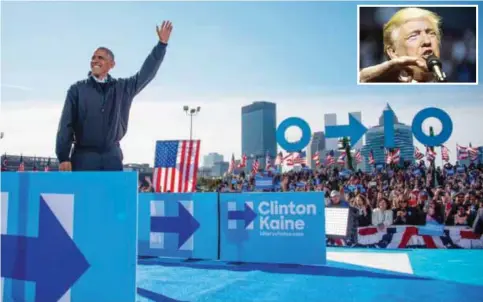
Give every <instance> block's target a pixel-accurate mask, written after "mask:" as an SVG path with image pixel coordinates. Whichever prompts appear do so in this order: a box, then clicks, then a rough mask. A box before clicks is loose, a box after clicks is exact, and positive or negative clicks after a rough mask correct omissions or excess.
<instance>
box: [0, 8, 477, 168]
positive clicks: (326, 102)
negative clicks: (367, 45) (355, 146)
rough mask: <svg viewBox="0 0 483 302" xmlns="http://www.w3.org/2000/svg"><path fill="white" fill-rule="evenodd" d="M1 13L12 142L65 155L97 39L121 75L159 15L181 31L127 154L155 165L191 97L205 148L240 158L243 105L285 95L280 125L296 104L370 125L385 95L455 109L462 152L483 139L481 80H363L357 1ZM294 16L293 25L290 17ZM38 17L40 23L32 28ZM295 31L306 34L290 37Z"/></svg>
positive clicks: (319, 115) (144, 48)
mask: <svg viewBox="0 0 483 302" xmlns="http://www.w3.org/2000/svg"><path fill="white" fill-rule="evenodd" d="M401 4H404V2H401ZM139 16H142V18H141V17H139ZM247 16H250V22H248V23H247V22H246V20H247ZM1 17H2V43H1V50H2V55H1V56H2V78H1V99H2V103H1V112H0V127H1V129H0V131H2V132H4V133H5V137H4V138H3V139H2V144H1V146H0V152H1V154H4V153H7V154H24V155H32V156H35V155H38V156H51V157H54V156H55V153H54V149H55V134H56V130H57V124H58V120H59V117H60V113H61V110H62V106H63V103H64V100H65V94H66V90H67V88H68V87H69V85H71V84H72V83H73V82H76V81H78V80H81V79H83V78H85V77H86V75H87V71H88V67H89V59H90V56H91V54H92V51H93V50H94V49H95V48H96V47H97V46H100V45H104V46H107V47H111V48H112V49H113V51H114V53H115V56H116V61H117V64H116V68H115V69H114V70H113V76H114V77H124V76H129V75H131V74H133V73H135V72H136V71H137V70H138V68H139V67H140V65H141V64H142V62H143V60H144V58H145V57H146V55H147V54H148V53H149V51H150V50H151V48H152V47H153V46H154V43H155V42H156V36H155V31H154V29H155V25H156V24H159V23H161V22H162V20H164V19H169V20H172V21H173V25H174V29H173V34H172V40H171V42H170V45H169V46H168V51H167V54H166V57H165V61H164V62H163V64H162V66H161V68H160V72H159V73H158V75H157V76H156V78H155V79H154V80H153V82H152V83H150V84H149V85H148V86H147V87H146V89H145V90H143V91H142V92H141V93H140V94H139V95H138V96H137V97H136V98H135V99H134V102H133V105H132V108H131V115H130V121H129V129H128V132H127V135H126V136H125V138H124V139H123V140H122V141H121V146H122V149H123V154H124V162H125V163H148V164H150V165H152V164H153V162H154V146H155V142H156V140H163V139H188V138H189V132H190V130H189V128H190V121H189V117H187V116H186V115H185V113H184V111H183V109H182V107H183V105H188V106H191V107H197V106H200V107H201V111H200V113H199V115H197V116H196V117H194V118H193V138H194V139H200V140H201V147H200V153H201V156H202V155H205V154H207V153H209V152H218V153H220V154H222V155H223V156H224V158H225V159H231V155H232V153H233V154H234V155H235V157H236V158H237V159H239V158H240V157H241V138H240V134H241V117H240V109H241V108H242V107H243V106H245V105H249V104H251V103H253V102H255V101H262V100H266V101H268V102H273V103H276V105H277V110H276V116H277V122H276V125H277V126H278V125H279V124H280V122H281V121H283V120H284V119H286V118H288V117H291V116H296V117H301V118H303V119H304V120H306V121H307V122H308V123H309V125H310V127H311V130H312V131H311V132H312V133H313V132H317V131H324V118H323V117H324V114H326V113H335V114H337V123H338V124H346V123H347V122H348V113H349V112H361V113H362V122H363V124H364V125H365V126H366V127H368V128H369V127H370V126H373V125H376V124H377V119H378V117H379V115H380V112H381V111H382V109H383V108H384V107H385V104H386V103H390V104H391V106H392V107H393V109H394V111H395V112H396V114H397V115H398V117H399V119H400V120H401V121H402V122H404V123H405V124H410V123H411V121H412V118H413V117H414V115H415V114H416V113H417V112H418V111H419V110H421V109H423V108H425V107H430V106H436V107H439V108H441V109H443V110H445V111H447V112H448V114H450V116H451V118H452V119H453V124H454V131H453V134H452V136H451V138H450V140H449V141H448V142H447V143H446V144H447V146H448V147H449V148H450V152H451V153H450V157H451V158H452V160H453V158H454V156H455V155H456V151H455V146H456V143H459V144H461V145H468V144H469V143H470V142H471V143H472V144H473V145H474V146H476V145H478V146H481V145H483V137H481V136H478V135H475V134H474V133H473V132H472V131H470V130H472V129H482V128H483V119H481V118H480V114H479V113H481V112H483V87H482V85H479V86H458V85H448V86H440V85H439V86H433V85H430V86H424V85H415V86H408V85H401V86H391V85H382V86H375V85H364V86H360V85H357V69H356V66H357V5H356V4H355V3H350V2H342V3H341V2H305V3H295V2H265V3H254V2H251V3H250V2H244V3H237V2H226V3H220V2H213V3H212V2H199V3H198V2H196V3H195V2H189V3H186V2H184V3H183V2H179V3H178V2H173V3H168V2H148V3H146V2H143V3H137V2H120V3H116V5H112V4H111V3H105V2H99V3H92V2H68V3H67V2H65V3H64V2H6V3H3V4H2V11H1ZM91 18H102V19H103V20H108V21H109V23H110V25H111V26H110V27H108V28H104V29H103V34H101V35H93V34H92V33H93V32H97V31H98V29H97V25H96V24H92V22H88V21H86V20H88V19H91ZM287 19H290V20H293V23H294V25H293V26H290V27H289V28H287V27H286V20H287ZM481 23H482V22H480V23H479V29H480V28H481V26H482V25H481ZM31 24H36V32H37V33H38V34H35V35H32V34H31ZM58 24H64V25H65V26H64V25H63V26H58ZM327 24H331V26H327ZM333 28H337V29H338V30H337V31H334V30H333ZM72 32H75V33H76V34H75V35H72ZM479 32H481V31H479ZM287 36H292V37H302V38H299V39H297V44H296V46H294V47H288V48H287V47H286V46H287V41H286V37H287ZM24 37H29V39H25V38H24ZM59 40H61V41H62V44H59V43H56V42H57V41H59ZM241 41H243V42H241ZM328 41H330V43H328ZM32 45H35V47H32ZM54 55H55V60H54V61H51V60H49V59H48V58H52V56H54ZM478 57H479V54H478ZM19 58H21V59H19ZM338 58H344V59H343V60H342V59H338ZM478 72H479V75H480V78H481V75H482V74H483V73H482V71H481V70H479V71H478ZM431 123H434V126H435V130H436V131H438V127H439V126H438V123H437V122H435V121H434V120H432V121H431V120H428V121H427V122H426V123H425V129H426V128H427V125H429V124H431ZM32 125H34V127H32ZM298 135H300V133H299V131H297V130H296V129H289V130H288V131H287V134H286V136H287V137H288V138H289V140H296V139H297V138H298V137H297V136H298ZM415 143H416V146H421V145H420V144H419V142H417V141H416V142H415ZM418 144H419V145H418ZM277 149H278V151H279V150H280V148H279V146H277ZM420 149H421V148H420Z"/></svg>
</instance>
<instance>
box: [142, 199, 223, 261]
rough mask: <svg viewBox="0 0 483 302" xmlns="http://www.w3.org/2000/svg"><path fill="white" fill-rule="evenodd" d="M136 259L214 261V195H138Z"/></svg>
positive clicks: (215, 250)
mask: <svg viewBox="0 0 483 302" xmlns="http://www.w3.org/2000/svg"><path fill="white" fill-rule="evenodd" d="M138 209H139V214H138V215H139V216H138V255H139V256H159V257H174V258H184V259H189V258H196V259H217V258H218V246H217V245H218V195H217V193H140V194H139V207H138Z"/></svg>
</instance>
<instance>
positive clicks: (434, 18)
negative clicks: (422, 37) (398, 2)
mask: <svg viewBox="0 0 483 302" xmlns="http://www.w3.org/2000/svg"><path fill="white" fill-rule="evenodd" d="M420 18H424V19H426V20H428V21H429V23H431V25H432V26H433V28H434V30H435V33H436V37H437V39H438V42H441V28H440V26H441V17H440V16H438V15H437V14H436V13H434V12H432V11H429V10H426V9H422V8H418V7H408V8H403V9H401V10H399V11H398V12H397V13H395V14H394V15H393V16H392V17H391V19H390V20H389V21H388V22H387V23H386V24H384V29H383V34H382V37H383V42H384V53H385V54H387V50H388V48H390V47H393V46H394V41H395V37H394V36H395V35H396V34H397V30H398V29H399V27H400V26H401V25H403V24H404V23H406V22H407V21H409V20H412V19H420Z"/></svg>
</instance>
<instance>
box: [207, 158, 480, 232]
mask: <svg viewBox="0 0 483 302" xmlns="http://www.w3.org/2000/svg"><path fill="white" fill-rule="evenodd" d="M264 174H265V177H263V178H264V179H265V180H266V179H267V178H272V181H273V185H272V186H271V187H270V188H267V187H264V188H260V187H259V186H258V185H257V179H260V174H258V175H254V174H250V175H246V174H245V173H244V172H241V173H240V174H237V175H228V176H227V177H225V178H224V179H223V180H222V181H221V182H220V183H219V184H218V185H217V187H216V188H210V189H209V190H213V189H214V190H216V191H219V192H243V191H245V192H250V191H279V192H280V191H281V192H287V191H300V192H303V191H323V192H325V197H326V206H328V207H334V206H347V207H352V208H354V209H356V210H357V212H358V213H359V215H358V223H359V226H361V227H362V226H370V225H373V226H386V227H387V226H390V225H425V224H426V223H427V222H428V221H431V222H436V223H438V224H444V225H447V226H470V227H471V226H473V224H474V222H475V219H476V217H477V213H478V209H482V210H483V164H481V163H480V164H476V163H472V164H470V165H469V166H460V165H458V164H456V165H451V164H449V163H448V164H446V165H445V166H444V167H436V168H432V167H431V166H426V165H425V163H424V161H421V162H420V163H419V164H418V165H412V166H407V167H388V168H382V169H374V170H373V172H371V173H364V172H362V171H355V172H349V171H347V170H345V169H340V168H332V167H331V168H327V167H320V168H317V169H315V170H311V169H302V170H301V171H297V172H295V171H289V172H286V173H282V174H279V173H271V172H266V173H264Z"/></svg>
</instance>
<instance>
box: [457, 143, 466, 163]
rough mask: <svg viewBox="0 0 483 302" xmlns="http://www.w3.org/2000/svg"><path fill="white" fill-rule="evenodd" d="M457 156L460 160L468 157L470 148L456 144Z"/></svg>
mask: <svg viewBox="0 0 483 302" xmlns="http://www.w3.org/2000/svg"><path fill="white" fill-rule="evenodd" d="M456 157H457V159H458V160H463V159H467V158H468V148H467V147H463V146H460V145H458V144H456Z"/></svg>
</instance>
